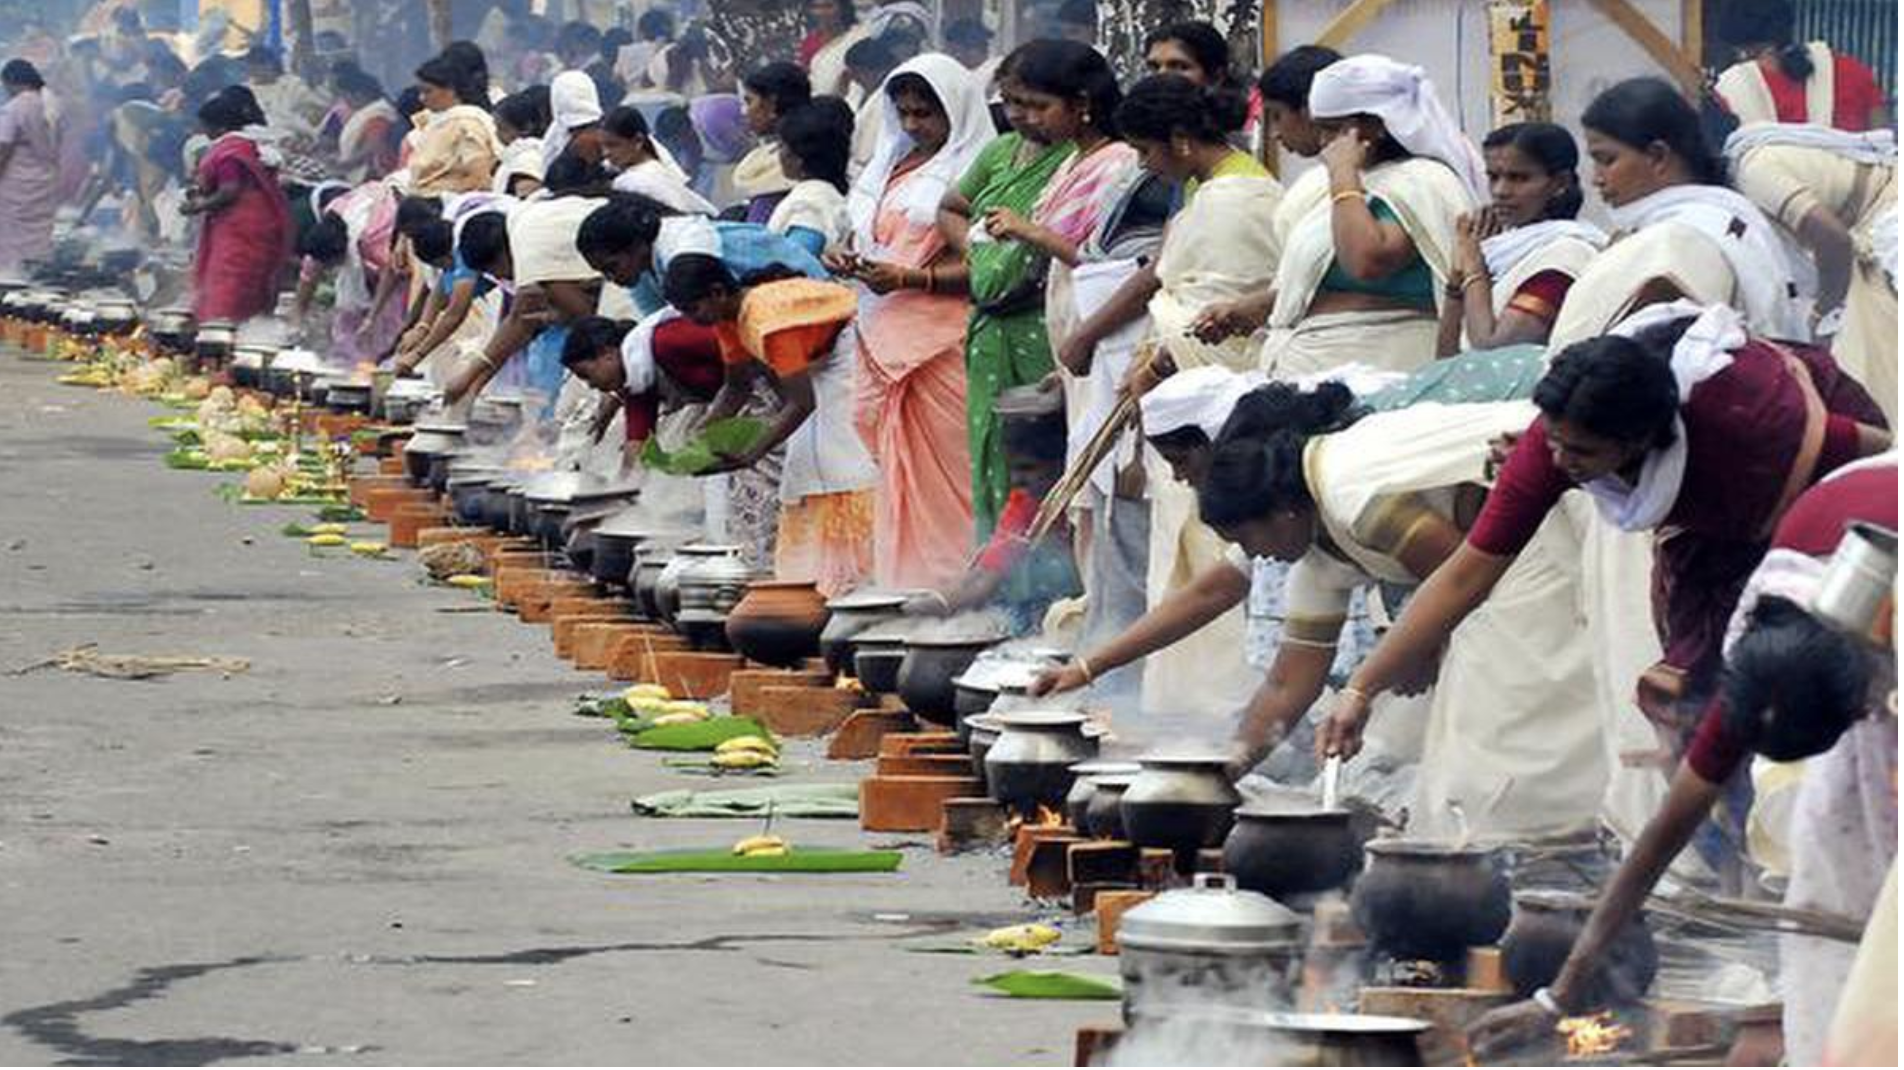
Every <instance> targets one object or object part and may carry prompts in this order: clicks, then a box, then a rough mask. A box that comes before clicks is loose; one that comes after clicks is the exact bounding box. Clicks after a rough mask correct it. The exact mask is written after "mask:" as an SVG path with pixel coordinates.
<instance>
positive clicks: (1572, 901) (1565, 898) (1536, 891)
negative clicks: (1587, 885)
mask: <svg viewBox="0 0 1904 1070" xmlns="http://www.w3.org/2000/svg"><path fill="white" fill-rule="evenodd" d="M1598 902H1599V901H1598V900H1597V899H1595V898H1594V897H1593V896H1590V895H1582V894H1580V893H1579V892H1570V891H1567V890H1566V889H1564V888H1528V889H1526V890H1525V891H1519V892H1515V893H1514V905H1515V906H1517V907H1533V908H1534V909H1536V910H1565V911H1568V912H1570V913H1574V912H1577V913H1586V912H1588V911H1590V910H1592V909H1593V908H1594V905H1595V904H1596V903H1598Z"/></svg>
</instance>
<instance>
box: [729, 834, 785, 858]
mask: <svg viewBox="0 0 1904 1070" xmlns="http://www.w3.org/2000/svg"><path fill="white" fill-rule="evenodd" d="M769 852H771V853H774V854H786V853H787V841H785V840H783V839H781V838H780V837H778V836H749V837H747V838H746V839H744V840H742V841H740V842H739V843H736V844H735V845H734V853H735V854H737V855H746V856H750V857H751V856H753V855H760V854H767V853H769Z"/></svg>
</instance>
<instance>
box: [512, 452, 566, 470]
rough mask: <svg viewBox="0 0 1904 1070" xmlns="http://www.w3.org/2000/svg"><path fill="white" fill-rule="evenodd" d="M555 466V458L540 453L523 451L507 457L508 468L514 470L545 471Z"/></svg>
mask: <svg viewBox="0 0 1904 1070" xmlns="http://www.w3.org/2000/svg"><path fill="white" fill-rule="evenodd" d="M554 467H555V458H553V457H547V456H544V455H542V454H540V453H524V454H518V455H517V456H514V457H511V458H509V468H510V470H511V471H515V472H547V471H548V470H550V469H552V468H554Z"/></svg>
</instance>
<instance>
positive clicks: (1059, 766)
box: [902, 653, 1097, 817]
mask: <svg viewBox="0 0 1904 1070" xmlns="http://www.w3.org/2000/svg"><path fill="white" fill-rule="evenodd" d="M907 656H908V657H910V656H911V655H910V653H908V655H907ZM902 673H903V670H902ZM992 716H993V720H994V721H995V722H996V723H997V725H998V727H999V734H998V742H996V743H994V744H993V745H992V748H991V750H990V751H989V752H987V753H986V755H985V786H986V791H987V792H988V793H989V794H990V795H991V797H992V798H994V799H997V800H998V801H999V802H1001V803H1004V804H1005V805H1006V806H1007V807H1009V808H1010V809H1011V810H1013V811H1015V812H1017V813H1019V814H1021V815H1024V816H1026V817H1033V816H1036V815H1037V814H1038V813H1039V811H1040V810H1041V809H1043V810H1057V809H1059V808H1061V807H1062V806H1064V800H1065V795H1066V794H1067V793H1068V792H1070V790H1071V782H1072V781H1073V780H1074V779H1076V777H1077V774H1076V773H1073V772H1072V771H1071V770H1072V767H1073V766H1075V765H1077V764H1078V763H1079V762H1082V761H1084V760H1085V759H1087V758H1092V757H1095V756H1096V755H1097V741H1096V740H1094V739H1087V738H1086V737H1085V735H1084V725H1085V721H1086V720H1088V718H1086V717H1085V716H1084V715H1083V714H1081V713H1069V712H1065V711H1060V710H1020V711H1017V712H1015V713H1000V714H994V715H992Z"/></svg>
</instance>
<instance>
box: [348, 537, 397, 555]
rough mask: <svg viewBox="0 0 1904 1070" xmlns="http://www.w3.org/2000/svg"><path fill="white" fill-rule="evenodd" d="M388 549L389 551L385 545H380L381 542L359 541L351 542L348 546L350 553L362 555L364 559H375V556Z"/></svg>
mask: <svg viewBox="0 0 1904 1070" xmlns="http://www.w3.org/2000/svg"><path fill="white" fill-rule="evenodd" d="M388 549H390V547H389V546H388V545H387V544H385V543H381V542H367V541H359V542H353V543H351V544H350V552H351V553H353V554H363V555H364V556H366V557H375V556H376V555H378V554H380V553H383V552H384V551H385V550H388Z"/></svg>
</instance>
